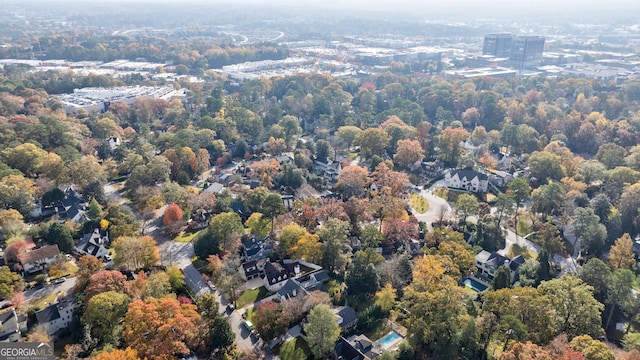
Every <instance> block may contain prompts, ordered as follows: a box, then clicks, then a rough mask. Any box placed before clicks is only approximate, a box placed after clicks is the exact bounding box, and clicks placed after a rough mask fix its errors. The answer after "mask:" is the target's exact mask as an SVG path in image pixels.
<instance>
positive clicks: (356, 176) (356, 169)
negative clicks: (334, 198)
mask: <svg viewBox="0 0 640 360" xmlns="http://www.w3.org/2000/svg"><path fill="white" fill-rule="evenodd" d="M367 185H369V171H367V169H365V168H363V167H361V166H357V165H351V166H347V167H345V168H343V169H342V172H341V173H340V175H339V176H338V183H337V184H336V187H337V188H338V190H340V191H342V195H343V196H344V198H346V199H348V198H350V197H352V196H356V197H362V196H364V194H365V188H366V187H367Z"/></svg>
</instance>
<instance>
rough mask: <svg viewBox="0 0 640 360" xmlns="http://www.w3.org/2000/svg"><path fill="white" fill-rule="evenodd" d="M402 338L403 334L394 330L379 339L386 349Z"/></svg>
mask: <svg viewBox="0 0 640 360" xmlns="http://www.w3.org/2000/svg"><path fill="white" fill-rule="evenodd" d="M400 339H402V336H400V334H398V333H397V332H395V331H392V332H390V333H388V334H387V335H385V336H383V337H382V338H381V339H380V340H378V342H379V343H380V345H382V346H383V347H384V348H385V349H386V348H388V347H391V345H393V344H395V343H396V342H397V341H398V340H400Z"/></svg>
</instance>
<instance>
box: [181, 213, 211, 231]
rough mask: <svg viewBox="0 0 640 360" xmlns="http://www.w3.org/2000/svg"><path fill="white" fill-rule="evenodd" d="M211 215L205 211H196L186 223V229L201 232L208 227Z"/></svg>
mask: <svg viewBox="0 0 640 360" xmlns="http://www.w3.org/2000/svg"><path fill="white" fill-rule="evenodd" d="M212 216H213V215H212V214H211V213H210V212H208V211H206V210H198V211H196V212H195V214H194V215H193V216H192V217H191V219H190V220H189V222H187V227H188V228H189V229H191V230H201V229H204V228H206V227H207V226H209V221H210V220H211V217H212Z"/></svg>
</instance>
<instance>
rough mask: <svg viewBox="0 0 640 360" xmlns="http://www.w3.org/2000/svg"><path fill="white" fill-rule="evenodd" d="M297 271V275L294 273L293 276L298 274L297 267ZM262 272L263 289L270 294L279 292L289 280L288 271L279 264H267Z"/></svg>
mask: <svg viewBox="0 0 640 360" xmlns="http://www.w3.org/2000/svg"><path fill="white" fill-rule="evenodd" d="M297 270H298V271H297V273H294V275H298V274H300V268H299V267H298V268H297ZM264 272H265V278H264V281H265V287H266V288H267V290H269V291H272V292H273V291H278V290H280V288H282V287H283V286H284V284H285V283H286V282H287V280H288V279H289V271H288V270H287V269H285V267H284V266H282V264H280V263H272V262H269V263H267V264H266V265H265V267H264Z"/></svg>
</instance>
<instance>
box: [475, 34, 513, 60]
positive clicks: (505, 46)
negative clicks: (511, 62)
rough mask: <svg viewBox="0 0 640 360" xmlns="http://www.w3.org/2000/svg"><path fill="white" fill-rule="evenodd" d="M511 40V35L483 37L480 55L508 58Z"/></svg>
mask: <svg viewBox="0 0 640 360" xmlns="http://www.w3.org/2000/svg"><path fill="white" fill-rule="evenodd" d="M511 39H512V37H511V34H489V35H485V37H484V46H483V47H482V55H492V56H495V57H499V58H508V57H509V55H511Z"/></svg>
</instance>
